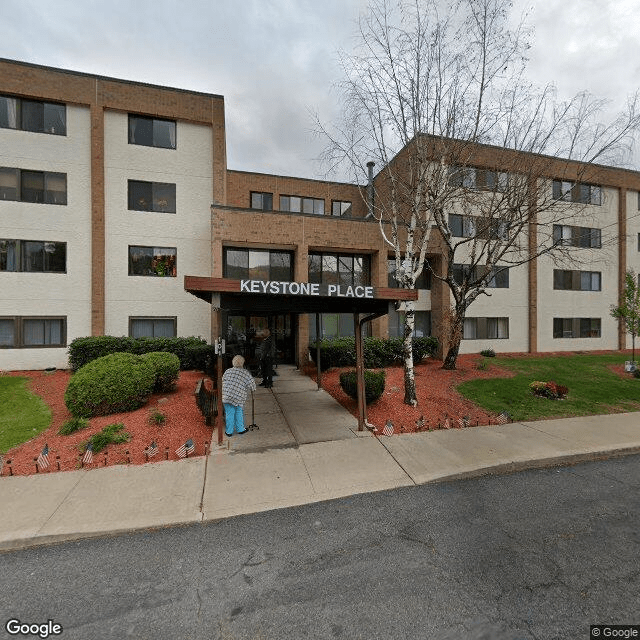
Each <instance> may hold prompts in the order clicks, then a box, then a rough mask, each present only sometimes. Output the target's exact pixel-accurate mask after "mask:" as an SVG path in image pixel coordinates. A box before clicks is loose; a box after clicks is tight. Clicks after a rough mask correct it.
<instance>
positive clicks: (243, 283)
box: [240, 280, 374, 298]
mask: <svg viewBox="0 0 640 640" xmlns="http://www.w3.org/2000/svg"><path fill="white" fill-rule="evenodd" d="M240 292H241V293H262V294H270V295H287V296H326V297H329V298H373V297H374V294H373V287H365V286H361V285H355V286H351V285H349V286H345V285H340V284H318V283H313V282H280V281H278V280H240Z"/></svg>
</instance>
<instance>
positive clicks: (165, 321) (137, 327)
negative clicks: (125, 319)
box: [129, 316, 177, 338]
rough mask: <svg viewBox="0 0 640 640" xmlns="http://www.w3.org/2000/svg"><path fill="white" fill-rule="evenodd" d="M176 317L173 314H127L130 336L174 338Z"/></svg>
mask: <svg viewBox="0 0 640 640" xmlns="http://www.w3.org/2000/svg"><path fill="white" fill-rule="evenodd" d="M176 325H177V318H176V317H175V316H172V317H167V318H161V317H135V316H129V337H130V338H175V337H176V335H177V330H176Z"/></svg>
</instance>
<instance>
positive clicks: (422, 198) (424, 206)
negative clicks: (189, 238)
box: [318, 0, 640, 404]
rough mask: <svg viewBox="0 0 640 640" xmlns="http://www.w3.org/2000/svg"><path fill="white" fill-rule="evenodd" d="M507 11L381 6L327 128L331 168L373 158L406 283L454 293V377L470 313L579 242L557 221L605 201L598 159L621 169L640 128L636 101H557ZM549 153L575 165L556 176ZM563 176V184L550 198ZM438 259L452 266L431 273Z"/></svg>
mask: <svg viewBox="0 0 640 640" xmlns="http://www.w3.org/2000/svg"><path fill="white" fill-rule="evenodd" d="M510 11H511V5H510V3H508V2H504V1H503V0H459V1H458V2H451V3H449V4H448V5H447V4H444V5H443V3H442V2H439V1H438V0H397V1H396V2H391V1H390V0H372V4H371V5H370V6H369V7H368V10H367V12H366V13H365V14H364V15H363V16H362V17H361V19H360V22H359V32H358V46H357V47H356V49H355V50H354V52H353V53H351V54H348V55H347V54H343V56H342V66H343V69H344V72H345V76H346V79H345V80H344V82H342V83H341V84H340V85H339V89H340V95H341V98H342V100H343V117H342V119H341V121H340V122H339V123H336V124H334V125H332V126H331V127H329V126H325V125H323V124H322V123H321V122H320V120H319V119H318V126H319V130H320V131H321V132H322V134H324V135H325V136H327V139H328V141H329V142H328V146H327V149H326V152H325V154H324V160H325V161H326V162H327V163H328V164H329V166H336V165H338V164H340V163H346V165H347V166H348V167H350V168H351V170H352V171H353V176H352V177H353V178H354V179H356V180H361V179H362V177H363V176H365V175H366V168H365V165H366V162H367V161H370V160H373V161H375V162H376V163H377V165H378V166H379V167H380V172H379V174H378V175H377V176H376V180H375V207H374V214H375V216H376V218H377V219H378V221H379V223H380V230H381V233H382V235H383V238H384V240H385V242H386V243H387V245H388V246H389V249H390V252H392V253H393V255H394V257H395V262H396V270H395V277H396V279H397V281H398V283H399V286H401V287H404V288H415V283H416V280H417V278H418V276H419V275H420V274H421V272H422V270H423V269H424V268H427V269H431V270H432V276H433V277H434V278H435V279H436V280H440V281H442V282H445V283H446V285H447V286H448V288H449V291H450V295H451V298H452V309H451V314H450V317H451V323H450V327H449V339H448V345H447V346H448V350H447V353H446V356H445V359H444V364H443V367H444V368H450V369H453V368H455V366H456V359H457V356H458V351H459V346H460V339H461V336H462V327H463V324H464V318H465V315H466V312H467V309H468V308H469V305H470V304H472V303H473V302H474V300H476V299H477V298H478V296H480V295H489V294H490V289H491V286H490V285H491V284H492V283H493V282H495V278H497V277H500V272H501V271H502V270H505V269H507V268H509V267H513V266H518V265H522V264H525V263H526V262H528V261H530V260H533V259H535V258H537V257H539V256H540V255H543V254H546V253H550V254H556V253H557V254H565V255H568V254H570V253H571V251H572V248H573V247H574V245H579V244H580V239H579V238H577V239H574V238H566V237H562V230H561V231H560V236H559V237H558V226H559V225H561V222H560V221H564V223H563V224H564V226H568V222H567V221H571V220H574V221H575V219H576V216H577V215H578V209H579V208H580V207H582V209H584V210H587V209H588V206H587V205H588V204H590V203H591V202H592V199H594V200H595V199H596V198H598V197H600V194H599V191H598V190H597V187H595V186H593V187H591V186H590V185H591V183H590V182H589V181H590V180H591V178H592V175H594V163H595V162H600V163H602V162H607V161H609V162H610V161H612V160H613V159H616V160H620V158H621V153H624V152H625V151H626V152H628V151H629V149H630V146H631V144H632V141H633V137H634V135H635V132H636V130H637V128H638V126H639V124H640V117H639V115H638V113H637V106H638V97H637V96H634V97H633V98H631V99H630V101H629V104H628V109H627V111H626V113H624V114H621V115H620V116H619V117H617V118H614V119H613V120H612V121H611V122H609V123H606V124H603V123H602V122H601V121H600V118H601V116H602V113H603V109H604V108H605V104H604V103H603V102H602V101H599V100H596V99H594V98H593V97H591V96H590V95H588V94H586V93H582V94H579V95H577V96H575V97H574V98H573V99H571V100H569V101H567V102H560V101H558V100H557V98H556V96H555V91H554V89H553V87H551V86H547V87H544V88H542V89H538V88H535V87H533V86H531V85H530V84H529V83H528V82H527V81H526V79H525V75H524V72H525V67H526V51H527V49H528V48H529V37H530V33H529V31H528V30H527V29H526V28H525V23H524V20H523V21H521V22H520V24H519V25H518V26H517V27H515V28H509V26H508V24H509V17H510ZM550 157H553V158H557V157H561V158H565V159H566V161H565V162H564V163H560V162H559V161H557V160H556V161H554V162H555V164H554V167H553V170H554V173H553V174H551V173H550V172H549V165H550ZM576 161H577V162H576ZM557 175H559V176H561V177H562V178H563V179H564V182H560V187H558V186H557V184H555V183H553V184H554V186H553V188H552V178H553V177H556V176H557ZM558 189H560V191H558ZM585 189H586V191H585ZM591 189H593V192H592V191H591ZM567 201H571V204H569V203H568V202H567ZM582 226H583V227H585V225H582ZM554 229H555V235H554ZM589 241H590V242H591V239H590V240H589ZM429 253H434V254H440V255H442V256H443V257H444V259H443V262H444V267H443V268H441V269H432V267H431V266H430V263H429V262H428V261H426V257H427V255H428V254H429ZM458 264H464V269H463V270H462V272H461V271H460V269H459V268H456V267H455V265H458ZM425 265H426V266H425ZM488 289H489V291H487V290H488ZM414 318H415V306H414V303H407V305H406V308H405V327H404V368H405V399H404V401H405V403H407V404H416V402H417V398H416V394H415V382H414V370H413V360H412V355H411V353H412V348H411V347H412V335H413V331H414Z"/></svg>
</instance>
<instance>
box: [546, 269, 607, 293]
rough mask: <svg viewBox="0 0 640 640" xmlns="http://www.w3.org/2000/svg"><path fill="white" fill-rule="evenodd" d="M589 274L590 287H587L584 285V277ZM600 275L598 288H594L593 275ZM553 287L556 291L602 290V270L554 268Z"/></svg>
mask: <svg viewBox="0 0 640 640" xmlns="http://www.w3.org/2000/svg"><path fill="white" fill-rule="evenodd" d="M584 274H589V283H590V288H589V289H585V288H583V286H582V277H583V275H584ZM596 274H597V276H598V288H597V289H594V288H593V286H592V285H593V276H594V275H596ZM553 288H554V290H556V291H602V272H601V271H576V270H571V269H554V270H553Z"/></svg>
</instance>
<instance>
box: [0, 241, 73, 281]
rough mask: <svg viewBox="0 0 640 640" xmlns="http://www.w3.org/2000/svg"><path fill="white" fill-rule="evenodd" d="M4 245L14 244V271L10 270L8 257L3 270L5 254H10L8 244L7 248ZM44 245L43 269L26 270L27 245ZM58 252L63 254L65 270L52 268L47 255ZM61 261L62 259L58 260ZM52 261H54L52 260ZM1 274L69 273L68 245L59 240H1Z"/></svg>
mask: <svg viewBox="0 0 640 640" xmlns="http://www.w3.org/2000/svg"><path fill="white" fill-rule="evenodd" d="M3 243H14V248H13V251H14V255H13V267H14V268H13V269H9V268H8V257H7V258H6V259H5V260H6V262H4V268H3V266H2V265H3V257H2V255H3V253H7V256H8V253H9V246H8V244H7V245H6V246H5V245H3ZM27 243H31V244H36V243H40V244H42V252H43V255H42V265H43V268H42V269H41V270H40V269H29V268H26V260H27V247H26V244H27ZM47 245H57V246H54V247H48V246H47ZM50 249H53V250H50ZM56 251H58V252H62V254H63V255H62V260H63V261H64V269H62V270H61V269H58V268H51V266H52V262H51V261H50V259H48V258H47V255H51V256H52V255H53V254H55V253H56ZM58 259H60V258H58ZM51 260H52V259H51ZM45 266H49V268H45ZM0 273H60V274H66V273H67V243H66V242H60V241H57V240H21V239H17V238H0Z"/></svg>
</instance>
